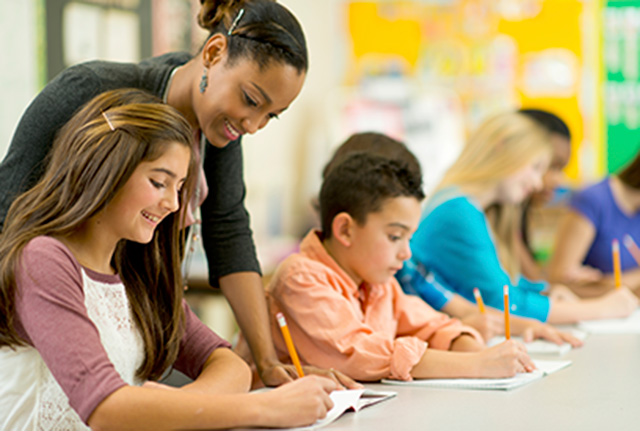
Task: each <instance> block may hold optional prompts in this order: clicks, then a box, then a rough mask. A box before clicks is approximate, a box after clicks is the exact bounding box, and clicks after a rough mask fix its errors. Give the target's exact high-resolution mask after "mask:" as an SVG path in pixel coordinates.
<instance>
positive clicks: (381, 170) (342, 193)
mask: <svg viewBox="0 0 640 431" xmlns="http://www.w3.org/2000/svg"><path fill="white" fill-rule="evenodd" d="M401 196H406V197H414V198H416V199H417V200H418V201H421V200H422V199H424V197H425V195H424V192H423V191H422V178H421V177H420V175H419V173H417V172H415V170H412V169H410V168H409V167H408V165H407V164H406V163H402V162H400V161H398V160H392V159H388V158H386V157H383V156H378V155H373V154H369V153H366V152H354V153H352V154H350V155H348V156H346V157H345V158H344V159H343V160H341V161H340V163H338V164H336V165H335V166H333V167H332V168H331V169H330V170H329V172H327V175H326V177H325V179H324V182H323V184H322V188H321V189H320V218H321V223H322V233H323V237H324V238H325V239H326V238H330V237H331V224H332V222H333V219H334V218H335V216H336V215H338V214H340V213H342V212H346V213H347V214H349V215H350V216H351V217H353V219H354V220H355V221H356V222H357V223H358V224H360V225H363V224H364V223H365V221H366V218H367V215H369V214H370V213H374V212H377V211H380V210H381V209H382V205H383V202H384V201H385V200H386V199H389V198H395V197H401Z"/></svg>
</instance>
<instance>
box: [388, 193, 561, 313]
mask: <svg viewBox="0 0 640 431" xmlns="http://www.w3.org/2000/svg"><path fill="white" fill-rule="evenodd" d="M411 252H412V257H411V262H409V263H408V264H406V265H405V268H403V272H401V274H405V280H408V279H410V277H406V271H407V268H410V267H423V268H424V269H426V271H428V272H430V273H432V274H433V275H434V277H435V278H436V279H438V280H439V281H440V283H439V285H440V287H441V286H446V288H447V289H450V290H451V291H453V292H455V293H457V294H459V295H461V296H463V297H464V298H466V299H467V300H469V301H471V302H475V299H474V296H473V288H474V287H478V288H479V289H480V291H481V293H482V298H483V300H484V302H485V304H487V305H489V306H491V307H494V308H497V309H500V310H502V309H504V298H503V286H504V285H505V284H506V285H509V296H510V304H511V312H512V313H513V314H515V315H518V316H523V317H529V318H534V319H537V320H540V321H543V322H544V321H546V320H547V317H548V314H549V298H548V297H547V296H545V295H542V294H541V292H542V291H543V290H544V289H546V287H547V283H545V282H533V281H530V280H527V279H526V278H524V277H520V278H519V280H518V282H517V284H514V283H512V282H511V280H510V277H509V275H508V274H507V273H506V272H505V270H504V269H503V267H502V265H501V264H500V261H499V259H498V253H497V250H496V247H495V243H494V240H493V236H492V232H491V229H490V227H489V225H488V223H487V218H486V217H485V214H484V212H483V211H482V208H480V206H479V205H477V204H476V203H475V202H474V201H472V200H471V198H469V197H468V196H465V195H463V194H462V193H461V192H460V191H459V190H458V189H457V188H448V189H444V190H441V191H439V192H437V193H436V194H435V195H433V196H432V198H431V199H430V200H429V203H428V204H427V207H426V209H425V212H424V214H423V219H422V221H421V222H420V226H419V227H418V230H417V231H416V233H415V234H414V235H413V238H412V240H411ZM399 278H400V277H399ZM429 286H430V284H429V283H423V284H422V285H421V286H420V289H414V292H415V291H416V290H418V294H419V295H420V296H421V297H423V298H426V297H429V296H432V297H433V296H434V294H433V292H431V295H430V292H424V293H425V294H424V295H423V294H421V293H420V291H419V290H425V289H426V290H428V289H429V288H430V287H429ZM404 288H405V289H406V290H411V289H410V288H409V286H405V287H404ZM434 288H436V287H434Z"/></svg>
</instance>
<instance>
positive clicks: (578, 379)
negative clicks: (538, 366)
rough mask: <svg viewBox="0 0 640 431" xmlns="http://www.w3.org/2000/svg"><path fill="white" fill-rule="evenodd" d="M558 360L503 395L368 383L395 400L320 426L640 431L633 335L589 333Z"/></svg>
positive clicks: (639, 359)
mask: <svg viewBox="0 0 640 431" xmlns="http://www.w3.org/2000/svg"><path fill="white" fill-rule="evenodd" d="M540 358H542V357H540ZM545 359H550V358H548V357H547V358H545ZM559 359H563V360H564V359H569V360H571V361H573V363H572V364H571V366H570V367H568V368H565V369H563V370H560V371H558V372H557V373H555V374H552V375H550V376H546V377H544V378H543V379H541V380H538V381H535V382H533V383H530V384H528V385H526V386H523V387H521V388H518V389H514V390H512V391H506V392H505V391H479V390H457V389H456V390H453V389H432V388H424V387H404V386H388V385H382V384H371V385H367V387H370V388H372V389H378V390H387V391H388V390H392V391H396V392H398V396H397V397H395V398H392V399H391V400H387V401H385V402H383V403H380V404H377V405H374V406H371V407H368V408H365V409H364V410H361V411H360V412H358V413H346V414H344V415H343V416H342V417H341V418H339V419H338V420H336V421H335V422H334V423H332V424H331V425H329V426H327V427H326V428H324V429H328V430H329V429H343V430H368V431H377V430H380V431H383V430H384V431H388V430H402V431H405V430H406V431H412V430H420V431H423V430H425V431H436V430H472V431H482V430H491V431H496V430H518V431H528V430H531V431H534V430H535V431H540V430H543V431H545V430H547V431H555V430H586V431H589V430H607V431H614V430H615V431H618V430H638V429H640V405H639V404H640V337H639V336H638V335H590V336H589V337H588V338H587V339H586V340H585V345H584V346H583V347H582V348H580V349H574V350H572V351H570V352H569V353H567V354H566V355H565V356H563V357H561V358H559Z"/></svg>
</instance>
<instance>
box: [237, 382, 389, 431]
mask: <svg viewBox="0 0 640 431" xmlns="http://www.w3.org/2000/svg"><path fill="white" fill-rule="evenodd" d="M260 390H264V389H260ZM396 395H397V392H392V391H373V390H371V389H350V390H344V391H333V392H331V394H330V395H329V396H330V397H331V400H332V401H333V408H332V409H331V410H329V412H328V413H327V416H325V418H324V419H320V420H319V421H317V422H316V423H314V424H312V425H309V426H306V427H299V428H286V429H288V430H289V431H307V430H316V429H319V428H322V427H324V426H326V425H329V424H330V423H331V422H333V421H335V420H336V419H338V418H339V417H340V416H342V414H343V413H345V412H347V411H354V412H358V411H360V410H362V409H363V408H365V407H368V406H371V405H373V404H377V403H379V402H381V401H384V400H388V399H389V398H393V397H395V396H396ZM241 431H242V430H241Z"/></svg>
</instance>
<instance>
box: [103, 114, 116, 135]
mask: <svg viewBox="0 0 640 431" xmlns="http://www.w3.org/2000/svg"><path fill="white" fill-rule="evenodd" d="M102 116H103V117H104V119H105V120H106V121H107V124H108V125H109V128H110V129H111V131H112V132H115V131H116V128H115V127H113V124H112V123H111V120H109V117H107V113H106V112H104V111H102Z"/></svg>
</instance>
